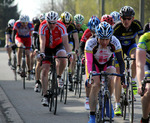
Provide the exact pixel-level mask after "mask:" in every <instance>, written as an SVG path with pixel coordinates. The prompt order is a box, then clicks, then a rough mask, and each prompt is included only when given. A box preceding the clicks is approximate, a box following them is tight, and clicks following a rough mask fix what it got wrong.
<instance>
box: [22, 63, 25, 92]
mask: <svg viewBox="0 0 150 123" xmlns="http://www.w3.org/2000/svg"><path fill="white" fill-rule="evenodd" d="M22 69H23V70H22V73H21V74H22V75H21V76H22V79H23V89H25V77H26V70H25V69H26V62H25V60H23V64H22Z"/></svg>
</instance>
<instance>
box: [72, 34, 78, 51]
mask: <svg viewBox="0 0 150 123" xmlns="http://www.w3.org/2000/svg"><path fill="white" fill-rule="evenodd" d="M73 38H74V42H75V51H76V50H78V49H79V37H78V33H77V32H76V33H73Z"/></svg>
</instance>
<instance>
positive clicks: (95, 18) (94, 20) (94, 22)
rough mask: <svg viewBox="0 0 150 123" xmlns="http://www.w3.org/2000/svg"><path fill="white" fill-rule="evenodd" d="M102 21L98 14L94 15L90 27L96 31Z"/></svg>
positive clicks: (90, 20) (89, 23)
mask: <svg viewBox="0 0 150 123" xmlns="http://www.w3.org/2000/svg"><path fill="white" fill-rule="evenodd" d="M99 23H100V20H99V18H98V17H96V16H92V17H91V18H90V19H89V22H88V28H89V29H90V30H92V31H94V32H95V29H96V26H98V24H99Z"/></svg>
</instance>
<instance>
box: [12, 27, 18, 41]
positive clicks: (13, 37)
mask: <svg viewBox="0 0 150 123" xmlns="http://www.w3.org/2000/svg"><path fill="white" fill-rule="evenodd" d="M16 33H17V30H15V29H14V30H13V31H12V42H13V43H15V35H16Z"/></svg>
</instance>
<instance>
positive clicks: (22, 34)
mask: <svg viewBox="0 0 150 123" xmlns="http://www.w3.org/2000/svg"><path fill="white" fill-rule="evenodd" d="M33 29H34V26H33V24H32V22H30V21H29V16H28V15H26V14H22V15H20V17H19V20H18V21H16V23H15V25H14V27H13V35H12V36H13V42H15V43H16V45H17V46H18V47H23V46H25V47H31V33H32V31H33ZM25 53H26V58H27V66H28V76H27V79H28V80H29V79H30V78H31V77H30V71H31V64H30V48H26V52H25ZM21 56H22V49H20V48H19V49H18V53H17V72H18V73H21V72H22V70H21V66H20V64H21Z"/></svg>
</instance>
